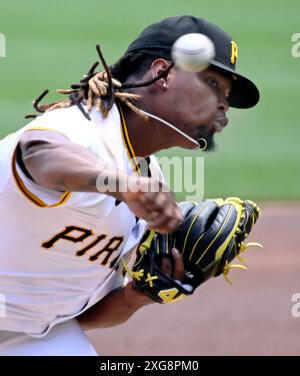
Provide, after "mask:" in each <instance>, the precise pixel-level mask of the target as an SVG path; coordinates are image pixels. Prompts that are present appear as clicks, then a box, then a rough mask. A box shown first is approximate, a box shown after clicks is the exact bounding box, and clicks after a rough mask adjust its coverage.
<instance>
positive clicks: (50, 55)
mask: <svg viewBox="0 0 300 376" xmlns="http://www.w3.org/2000/svg"><path fill="white" fill-rule="evenodd" d="M180 14H193V15H196V16H201V17H204V18H207V19H208V20H210V21H212V22H214V23H217V24H218V25H219V26H221V27H222V28H224V29H225V30H226V31H227V32H228V33H230V34H231V35H232V36H233V39H235V40H236V41H237V44H238V46H239V60H238V69H239V71H240V72H241V73H243V72H244V73H247V74H248V75H249V77H251V78H253V80H254V81H255V82H256V83H257V85H258V86H259V87H260V89H261V102H260V104H259V105H258V106H257V107H255V108H254V109H251V110H231V111H230V113H229V116H230V126H228V127H227V128H226V129H225V130H224V132H223V133H222V134H221V135H218V136H217V138H216V140H217V143H218V149H217V152H215V153H212V154H202V155H203V156H204V157H205V196H206V197H212V196H227V195H239V196H242V197H250V198H253V199H259V200H297V199H299V198H300V174H299V170H300V147H299V143H300V124H298V119H299V118H300V116H299V115H300V103H299V98H300V96H299V85H300V69H299V68H300V58H293V57H292V55H291V48H292V41H291V37H292V34H294V33H297V32H298V33H299V32H300V22H299V20H300V3H299V0H287V1H268V0H262V1H260V0H252V1H247V2H246V1H238V0H236V1H234V0H231V1H228V0H227V1H224V2H223V1H222V2H221V1H213V0H202V1H201V0H184V1H178V0H175V1H174V0H173V1H171V0H161V1H158V0H152V1H143V0H139V1H138V0H126V1H120V0H115V1H114V2H109V1H99V0H98V1H97V0H85V1H80V0H72V1H71V0H26V1H22V0H19V1H17V0H10V1H1V4H0V33H3V34H5V36H6V42H7V57H6V58H0V87H1V89H0V124H1V126H0V137H3V136H4V135H6V134H7V133H9V132H11V131H13V130H15V129H17V128H19V127H21V126H23V125H24V124H25V123H26V121H25V120H24V118H23V116H24V114H27V113H30V112H32V106H31V103H32V100H33V99H34V98H36V96H37V95H39V94H40V93H41V92H42V91H43V90H44V89H45V88H48V89H50V90H53V91H54V90H55V89H57V88H64V87H68V86H69V84H70V83H73V82H76V81H78V79H79V78H80V77H81V76H82V74H83V73H85V72H86V71H87V69H88V68H89V66H90V64H91V63H92V62H94V61H95V59H96V52H95V44H96V43H101V45H102V47H103V50H104V53H105V56H106V58H107V60H108V62H109V63H113V62H114V61H115V60H116V59H118V58H119V57H120V56H121V55H122V54H123V52H124V51H125V49H126V47H127V46H128V44H129V43H130V42H131V40H132V39H134V38H135V37H136V36H137V34H138V33H139V32H140V31H141V30H142V29H143V28H144V27H145V26H147V25H148V24H149V23H152V22H155V21H157V20H160V19H162V18H164V17H167V16H173V15H180ZM53 98H55V96H52V97H51V96H50V97H49V99H53ZM178 153H180V154H181V155H195V152H193V153H191V152H187V151H184V150H179V149H171V150H169V151H168V152H164V154H168V155H177V154H178ZM180 197H181V196H180V195H179V197H178V198H179V199H180Z"/></svg>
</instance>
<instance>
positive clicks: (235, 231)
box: [125, 197, 262, 303]
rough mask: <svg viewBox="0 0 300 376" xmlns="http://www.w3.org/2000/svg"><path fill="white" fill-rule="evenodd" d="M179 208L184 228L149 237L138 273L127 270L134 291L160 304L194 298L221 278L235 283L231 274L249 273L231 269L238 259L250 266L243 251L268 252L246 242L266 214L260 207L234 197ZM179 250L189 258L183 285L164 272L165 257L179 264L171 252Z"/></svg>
mask: <svg viewBox="0 0 300 376" xmlns="http://www.w3.org/2000/svg"><path fill="white" fill-rule="evenodd" d="M179 205H180V207H181V210H182V212H183V216H184V220H183V223H182V224H181V225H180V227H179V228H178V229H177V230H176V231H175V232H173V233H171V234H164V235H162V234H159V233H155V231H148V232H146V233H145V235H144V237H143V239H142V241H141V242H140V245H139V246H138V248H137V258H136V261H135V263H134V265H133V269H132V270H129V269H128V268H127V272H128V273H129V275H131V277H132V279H133V285H134V287H135V288H136V289H138V290H141V291H144V292H145V293H146V294H147V295H148V296H149V297H151V298H152V299H153V300H154V301H156V302H159V303H168V302H174V301H178V300H180V299H182V298H183V297H184V296H186V295H191V294H192V293H193V292H194V291H195V289H196V288H197V287H198V286H199V285H201V284H202V283H204V282H205V281H207V280H208V279H210V278H211V277H217V276H219V275H220V274H223V275H224V276H225V278H226V279H227V281H228V282H229V283H231V282H230V281H229V279H228V277H227V274H228V273H229V270H230V269H231V268H241V269H245V270H246V267H245V266H244V265H230V262H231V261H232V260H233V259H234V258H235V257H238V258H239V259H240V261H241V262H242V264H244V261H243V260H242V258H241V257H240V256H239V255H240V253H241V252H243V251H244V250H245V249H246V248H247V247H249V246H253V245H256V246H259V247H262V246H261V245H260V244H258V243H248V244H245V243H244V240H245V239H246V237H247V236H248V234H249V233H250V231H251V229H252V227H253V225H254V224H255V222H256V221H257V219H258V217H259V214H260V209H259V208H258V206H257V205H256V204H255V203H254V202H252V201H248V200H247V201H242V200H240V199H239V198H234V197H231V198H227V199H226V200H223V199H214V200H205V201H203V202H201V203H199V204H197V203H194V202H183V203H181V204H179ZM174 247H176V248H177V249H178V250H179V251H180V253H181V255H182V257H183V262H184V278H183V280H182V281H179V280H175V279H174V278H172V276H170V275H168V274H166V273H165V272H164V271H163V270H162V268H161V265H162V259H163V257H168V258H170V261H171V263H173V265H174V260H173V256H172V253H171V251H172V249H173V248H174ZM125 268H126V265H125Z"/></svg>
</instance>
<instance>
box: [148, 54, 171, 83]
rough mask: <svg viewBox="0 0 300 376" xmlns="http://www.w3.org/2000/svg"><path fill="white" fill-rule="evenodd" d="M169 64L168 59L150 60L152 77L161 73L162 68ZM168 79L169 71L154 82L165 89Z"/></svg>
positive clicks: (164, 68)
mask: <svg viewBox="0 0 300 376" xmlns="http://www.w3.org/2000/svg"><path fill="white" fill-rule="evenodd" d="M169 66H170V62H169V61H168V60H165V59H162V58H159V59H156V60H154V61H153V62H152V64H151V73H152V77H153V78H155V77H157V76H158V75H159V74H161V73H162V72H163V71H164V70H166V69H167V68H168V67H169ZM168 80H169V73H167V75H166V77H162V78H161V79H159V80H157V81H156V82H155V83H154V84H155V85H156V87H157V88H158V87H159V88H161V89H163V90H166V89H167V88H168Z"/></svg>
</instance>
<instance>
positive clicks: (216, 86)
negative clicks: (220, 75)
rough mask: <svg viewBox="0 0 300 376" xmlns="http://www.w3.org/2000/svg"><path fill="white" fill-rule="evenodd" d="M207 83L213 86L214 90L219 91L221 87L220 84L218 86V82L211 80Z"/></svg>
mask: <svg viewBox="0 0 300 376" xmlns="http://www.w3.org/2000/svg"><path fill="white" fill-rule="evenodd" d="M207 83H208V84H209V86H211V87H212V88H213V89H217V88H218V87H219V84H218V81H216V80H214V79H212V78H210V79H209V80H208V81H207Z"/></svg>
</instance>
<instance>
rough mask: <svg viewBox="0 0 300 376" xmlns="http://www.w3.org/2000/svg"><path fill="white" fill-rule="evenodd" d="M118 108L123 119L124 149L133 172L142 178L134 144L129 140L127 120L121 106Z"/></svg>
mask: <svg viewBox="0 0 300 376" xmlns="http://www.w3.org/2000/svg"><path fill="white" fill-rule="evenodd" d="M117 107H118V109H119V113H120V117H121V135H122V140H123V144H124V147H125V149H126V152H127V155H128V159H129V160H130V163H131V165H132V168H133V171H134V172H135V173H136V174H137V175H139V176H142V173H141V170H140V166H139V164H138V162H137V159H136V155H135V152H134V150H133V147H132V144H131V142H130V138H129V135H128V130H127V125H126V121H125V118H124V114H123V111H122V108H121V106H120V105H117Z"/></svg>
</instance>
